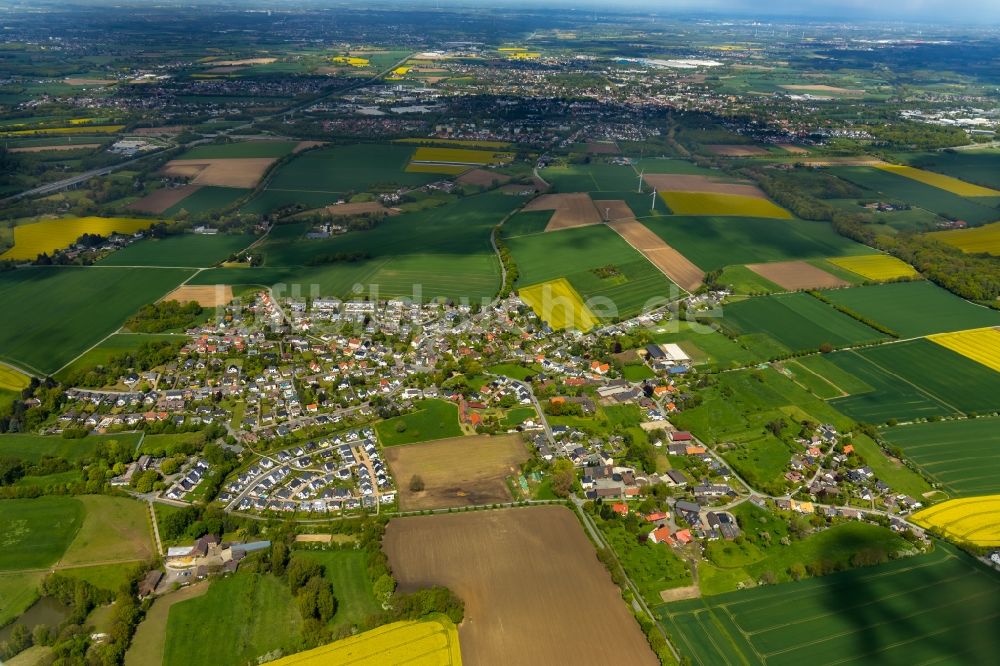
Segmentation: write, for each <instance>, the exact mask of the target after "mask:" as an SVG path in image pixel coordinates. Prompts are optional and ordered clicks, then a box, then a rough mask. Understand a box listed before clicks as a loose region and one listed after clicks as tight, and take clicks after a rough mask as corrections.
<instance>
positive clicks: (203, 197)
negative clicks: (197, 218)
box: [163, 185, 250, 217]
mask: <svg viewBox="0 0 1000 666" xmlns="http://www.w3.org/2000/svg"><path fill="white" fill-rule="evenodd" d="M249 191H250V190H244V189H242V188H239V187H216V186H214V185H209V186H206V187H202V188H200V189H198V190H195V192H194V193H193V194H191V195H190V196H187V197H184V198H183V199H181V200H180V201H178V202H177V203H175V204H174V205H173V206H171V207H170V208H168V209H166V210H165V211H163V215H164V216H165V217H173V216H174V215H177V214H178V213H180V212H181V211H182V210H186V211H187V212H188V213H190V214H192V215H201V214H202V213H210V212H212V211H213V210H221V209H223V208H228V207H229V206H231V205H232V204H233V202H235V201H236V200H237V199H239V198H240V197H242V196H246V194H247V193H248V192H249Z"/></svg>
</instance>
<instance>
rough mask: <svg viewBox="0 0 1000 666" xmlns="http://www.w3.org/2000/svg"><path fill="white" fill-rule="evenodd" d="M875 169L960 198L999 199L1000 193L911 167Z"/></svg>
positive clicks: (878, 166)
mask: <svg viewBox="0 0 1000 666" xmlns="http://www.w3.org/2000/svg"><path fill="white" fill-rule="evenodd" d="M877 168H879V169H882V170H883V171H888V172H890V173H894V174H896V175H899V176H905V177H906V178H909V179H911V180H916V181H920V182H921V183H923V184H925V185H930V186H931V187H936V188H938V189H941V190H944V191H946V192H951V193H952V194H957V195H959V196H962V197H1000V192H998V191H997V190H991V189H990V188H988V187H981V186H979V185H973V184H972V183H967V182H965V181H964V180H959V179H958V178H952V177H951V176H945V175H944V174H940V173H935V172H933V171H924V170H923V169H914V168H913V167H908V166H900V165H898V164H879V165H877Z"/></svg>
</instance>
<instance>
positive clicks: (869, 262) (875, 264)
mask: <svg viewBox="0 0 1000 666" xmlns="http://www.w3.org/2000/svg"><path fill="white" fill-rule="evenodd" d="M827 261H829V262H830V263H831V264H833V265H834V266H840V267H841V268H844V269H846V270H849V271H851V272H852V273H857V274H858V275H860V276H861V277H864V278H868V279H869V280H893V279H895V278H901V277H913V276H915V275H916V274H917V271H916V269H915V268H913V266H910V265H909V264H908V263H906V262H905V261H903V260H902V259H897V258H896V257H893V256H892V255H889V254H862V255H859V256H857V257H835V258H833V259H827Z"/></svg>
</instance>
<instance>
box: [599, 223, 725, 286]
mask: <svg viewBox="0 0 1000 666" xmlns="http://www.w3.org/2000/svg"><path fill="white" fill-rule="evenodd" d="M608 226H609V227H611V228H612V229H614V230H615V231H617V232H618V234H619V235H620V236H621V237H622V238H624V239H625V240H626V241H627V242H628V244H629V245H631V246H632V247H634V248H635V249H636V250H638V251H639V252H640V253H642V255H643V256H644V257H646V259H648V260H649V262H650V263H651V264H653V265H654V266H656V267H657V268H658V269H660V271H661V272H662V273H663V274H664V275H666V276H667V277H668V278H670V279H671V280H672V281H673V282H674V283H675V284H677V285H678V286H680V287H681V288H682V289H687V290H688V291H694V290H695V289H697V288H698V287H700V286H701V283H702V281H703V280H704V279H705V273H703V272H702V270H701V269H700V268H698V267H697V266H695V265H694V264H693V263H691V261H690V260H689V259H688V258H687V257H685V256H684V255H683V254H681V253H680V252H678V251H677V250H675V249H674V248H672V247H670V246H669V245H667V243H666V242H665V241H664V240H663V239H662V238H660V237H659V236H657V235H656V234H654V233H653V232H652V231H650V230H649V229H648V228H647V227H646V226H645V225H644V224H642V223H641V222H639V221H637V220H635V219H625V220H616V221H614V222H609V223H608Z"/></svg>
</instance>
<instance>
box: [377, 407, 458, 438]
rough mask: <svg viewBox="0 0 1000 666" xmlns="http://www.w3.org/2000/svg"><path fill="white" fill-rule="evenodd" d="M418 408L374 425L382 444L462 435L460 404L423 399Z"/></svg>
mask: <svg viewBox="0 0 1000 666" xmlns="http://www.w3.org/2000/svg"><path fill="white" fill-rule="evenodd" d="M416 407H417V411H415V412H410V413H409V414H403V415H402V416H396V417H394V418H391V419H386V420H385V421H382V422H381V423H378V424H377V425H376V426H375V430H376V432H377V433H378V438H379V441H380V442H382V446H398V445H400V444H413V443H414V442H426V441H428V440H432V439H444V438H446V437H460V436H461V435H462V429H461V428H460V427H459V425H458V406H457V405H456V404H455V403H453V402H449V401H447V400H421V401H419V402H417V403H416Z"/></svg>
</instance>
